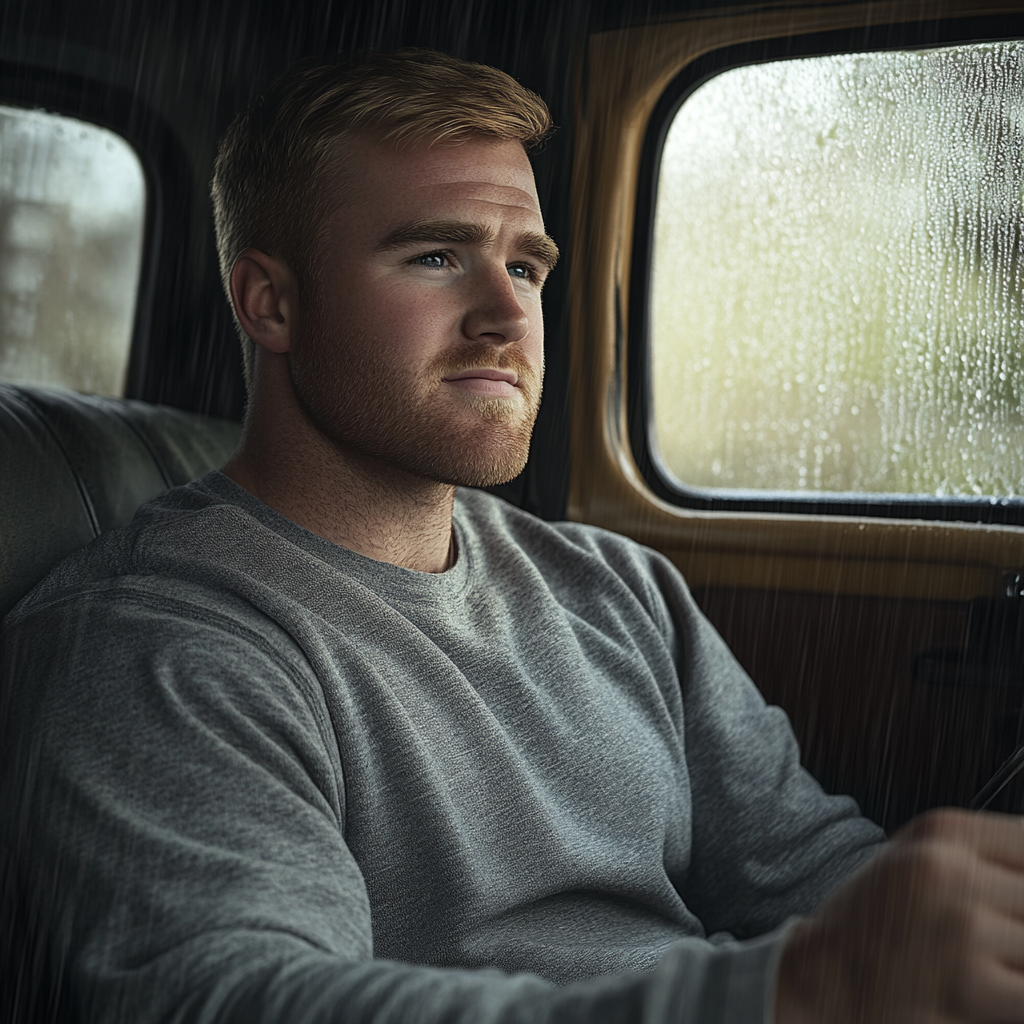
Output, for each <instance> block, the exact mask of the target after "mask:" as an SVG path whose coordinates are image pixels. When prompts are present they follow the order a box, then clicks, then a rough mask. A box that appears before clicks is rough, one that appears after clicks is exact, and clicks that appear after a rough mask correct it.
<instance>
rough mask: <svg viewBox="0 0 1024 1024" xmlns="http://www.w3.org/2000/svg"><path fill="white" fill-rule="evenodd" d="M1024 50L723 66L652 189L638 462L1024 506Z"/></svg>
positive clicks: (776, 486)
mask: <svg viewBox="0 0 1024 1024" xmlns="http://www.w3.org/2000/svg"><path fill="white" fill-rule="evenodd" d="M1022 115H1024V45H1022V44H1017V43H1006V44H974V45H969V46H958V47H954V48H949V49H942V50H931V51H916V52H883V53H868V54H860V55H853V56H835V57H815V58H810V59H801V60H790V61H777V62H772V63H765V64H759V65H751V66H746V67H742V68H738V69H734V70H731V71H727V72H724V73H723V74H720V75H718V76H716V77H715V78H713V79H711V80H709V81H708V82H706V83H705V84H704V85H702V86H700V87H699V88H698V89H696V90H695V91H694V92H693V93H692V94H691V95H690V96H689V97H688V98H687V99H686V100H685V102H684V103H683V104H682V106H681V107H680V108H679V111H678V114H677V115H676V117H675V120H674V121H673V123H672V125H671V127H670V129H669V132H668V136H667V140H666V143H665V147H664V153H663V158H662V164H661V170H660V180H659V185H658V195H657V207H656V221H655V246H654V258H653V285H652V313H651V316H652V320H651V346H652V351H651V359H652V364H651V380H652V387H653V392H652V397H653V403H654V416H653V422H654V437H653V439H652V440H653V444H654V447H655V450H656V453H657V455H658V457H659V458H660V460H661V462H662V464H663V468H664V469H665V470H667V472H668V473H669V474H670V476H672V477H675V478H676V480H677V481H678V482H681V483H682V484H683V485H684V486H690V487H698V488H722V489H729V490H732V489H737V490H747V491H749V490H754V491H768V492H790V493H792V492H797V493H798V494H809V493H810V492H860V493H865V492H866V493H875V494H878V493H891V494H905V495H909V494H919V495H931V496H960V495H962V496H970V497H975V496H979V495H989V496H993V497H994V498H1014V497H1020V496H1021V495H1022V494H1024V410H1022V400H1024V344H1022V341H1024V339H1022V316H1024V309H1022V294H1021V286H1022V283H1024V281H1022V278H1024V268H1022V264H1021V232H1022V220H1021V218H1022V213H1024V210H1022V197H1021V188H1022V169H1024V145H1022Z"/></svg>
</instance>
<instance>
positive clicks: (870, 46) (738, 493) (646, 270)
mask: <svg viewBox="0 0 1024 1024" xmlns="http://www.w3.org/2000/svg"><path fill="white" fill-rule="evenodd" d="M1015 41H1024V13H1021V14H1013V15H999V16H988V17H965V18H949V19H943V20H938V21H929V22H921V21H914V22H905V23H896V24H884V25H872V26H865V27H862V28H855V29H844V30H838V31H836V30H832V31H828V32H817V33H811V34H807V35H798V36H785V37H776V38H772V39H767V40H758V41H755V42H749V43H740V44H734V45H731V46H725V47H721V48H720V49H716V50H713V51H710V52H708V53H706V54H703V55H702V56H700V57H698V58H697V59H695V60H693V61H691V62H690V63H689V64H687V65H686V66H685V67H684V68H683V69H682V71H681V72H680V73H679V74H678V75H677V76H676V77H675V78H674V79H673V81H672V82H671V83H670V84H669V86H668V88H667V89H666V90H665V92H664V93H663V94H662V96H661V98H660V100H659V101H658V103H657V105H656V106H655V108H654V111H653V113H652V115H651V118H650V120H649V122H648V126H647V130H646V133H645V136H644V142H643V148H642V151H641V161H640V174H639V180H638V188H637V199H636V205H635V218H634V233H633V250H632V259H631V266H630V284H629V314H628V321H627V326H628V335H627V337H628V344H627V346H626V347H627V351H626V365H627V391H626V403H627V404H626V408H627V422H628V429H629V441H630V447H631V450H632V453H633V458H634V459H635V460H636V464H637V466H638V468H639V470H640V472H641V475H642V476H643V478H644V480H645V481H646V483H647V485H648V486H649V487H650V488H651V490H652V491H653V492H654V493H655V494H656V495H657V496H658V497H659V498H661V499H663V500H665V501H668V502H670V503H672V504H674V505H679V506H682V507H684V508H690V509H698V510H702V511H711V512H762V513H798V514H805V515H806V514H811V515H841V516H855V517H882V518H894V519H927V520H933V521H935V520H938V521H950V522H975V523H986V524H994V525H1015V526H1016V525H1024V497H1014V498H993V497H990V496H980V497H960V496H954V497H934V498H933V497H931V496H926V495H919V494H909V495H902V494H890V493H870V492H854V493H844V492H825V491H815V492H812V493H810V494H808V495H807V496H806V497H805V496H803V494H802V492H800V493H797V492H792V491H754V490H743V489H737V488H703V487H692V486H688V485H685V484H680V483H676V482H675V481H674V479H673V477H672V475H671V474H670V473H669V471H668V469H667V467H665V466H664V464H663V463H662V461H661V459H660V458H659V456H658V454H657V452H656V451H655V450H654V447H653V445H652V438H653V436H654V417H653V403H652V401H651V395H652V378H651V358H650V351H651V346H650V340H651V339H650V330H651V315H650V311H651V277H652V275H651V265H652V257H653V250H654V209H655V199H656V196H657V190H658V177H659V172H660V168H661V156H662V151H663V149H664V145H665V138H666V136H667V134H668V130H669V127H670V126H671V124H672V121H673V119H674V117H675V115H676V113H677V111H678V110H679V108H680V107H681V106H682V104H683V103H685V102H686V99H687V98H688V97H689V96H690V95H691V94H692V93H693V92H694V91H695V90H696V89H698V88H699V87H700V86H701V85H703V84H704V83H705V82H707V81H708V80H709V79H711V78H714V77H715V76H716V75H719V74H721V73H722V72H724V71H729V70H732V69H733V68H738V67H743V66H746V65H750V64H761V63H766V62H769V61H778V60H786V59H799V58H804V57H822V56H833V55H840V54H857V53H872V52H880V51H885V50H920V49H933V48H937V47H944V46H953V45H959V44H969V43H987V42H1015Z"/></svg>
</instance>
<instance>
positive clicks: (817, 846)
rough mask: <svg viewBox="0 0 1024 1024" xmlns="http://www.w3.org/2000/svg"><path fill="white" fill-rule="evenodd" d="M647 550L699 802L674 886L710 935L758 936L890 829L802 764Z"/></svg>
mask: <svg viewBox="0 0 1024 1024" xmlns="http://www.w3.org/2000/svg"><path fill="white" fill-rule="evenodd" d="M650 557H651V558H652V561H653V566H652V575H653V578H654V579H656V580H657V582H658V592H659V596H660V597H661V598H662V599H663V600H664V602H665V604H666V606H667V611H668V620H667V623H666V627H665V628H666V632H667V633H668V634H669V635H670V637H671V641H670V642H671V645H672V646H673V648H674V650H675V659H676V662H677V668H678V674H679V680H680V689H681V697H682V700H681V704H680V715H681V717H682V719H683V728H682V734H683V737H684V743H685V746H686V760H687V768H688V771H689V780H690V788H691V799H692V828H693V856H692V859H691V862H690V865H689V869H688V871H687V873H686V876H685V877H684V878H680V879H678V880H677V881H676V884H677V887H678V888H679V889H680V890H681V892H682V895H683V898H684V899H685V901H686V903H687V906H689V907H690V909H691V910H693V911H694V913H696V914H697V916H698V917H699V918H700V919H701V921H702V923H703V924H704V927H705V929H706V930H707V932H708V933H709V934H711V933H715V932H725V933H728V934H729V935H731V936H736V937H739V938H746V937H748V936H754V935H761V934H763V933H765V932H767V931H769V930H771V929H775V928H778V927H779V926H780V925H781V924H783V923H784V922H786V921H787V920H788V919H790V918H792V917H793V916H795V915H805V914H809V913H810V912H811V911H813V910H814V909H815V908H816V907H817V906H819V905H820V904H821V902H822V901H823V900H824V899H825V898H826V897H827V896H828V895H829V893H830V892H832V891H833V890H834V889H835V888H836V887H837V886H838V885H839V884H840V883H841V882H842V881H843V880H844V879H845V878H847V877H848V876H849V875H850V874H852V873H853V871H854V870H855V869H856V868H857V867H859V866H860V865H861V864H863V863H864V862H865V861H867V860H868V859H870V858H871V857H872V856H874V855H875V854H876V853H877V852H878V851H879V850H880V848H881V846H882V845H883V843H884V842H885V833H884V831H883V830H882V829H881V828H880V827H879V826H878V825H876V824H875V823H874V822H872V821H869V820H868V819H867V818H864V817H863V816H862V815H861V813H860V809H859V808H858V806H857V803H856V801H854V800H853V799H852V798H851V797H848V796H832V795H829V794H827V793H825V792H824V791H823V790H822V788H821V787H820V786H819V785H818V783H817V781H816V780H815V779H814V778H813V776H811V775H810V773H809V772H807V771H806V769H804V768H803V767H802V766H801V764H800V749H799V746H798V744H797V742H796V737H795V736H794V735H793V730H792V728H791V726H790V723H789V719H788V717H787V716H786V714H785V712H784V711H783V710H782V709H781V708H778V707H772V706H768V705H766V704H765V701H764V698H763V697H762V696H761V694H760V692H759V691H758V689H757V688H756V686H755V685H754V684H753V682H752V681H751V680H750V678H749V676H748V675H747V674H746V672H745V671H744V670H743V668H742V667H741V666H740V664H739V663H738V662H737V661H736V658H735V657H734V656H733V654H732V652H731V651H730V650H729V648H728V647H727V646H726V644H725V642H724V641H723V640H722V638H721V637H720V636H719V635H718V633H717V632H716V630H715V629H714V627H713V626H712V625H711V624H710V622H708V620H707V619H706V618H705V617H704V616H703V614H702V613H701V612H700V610H699V609H698V608H697V605H696V602H695V601H694V600H693V597H692V596H691V595H690V592H689V590H688V588H687V586H686V584H685V582H684V581H683V579H682V577H681V576H680V575H679V573H678V571H677V570H676V569H675V568H674V567H673V566H672V565H671V564H670V563H669V562H668V561H667V560H666V559H665V558H664V557H663V556H661V555H659V554H657V553H656V552H650Z"/></svg>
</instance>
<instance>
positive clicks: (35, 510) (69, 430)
mask: <svg viewBox="0 0 1024 1024" xmlns="http://www.w3.org/2000/svg"><path fill="white" fill-rule="evenodd" d="M240 429H241V428H240V426H239V424H237V423H231V422H229V421H227V420H220V419H214V418H212V417H204V416H198V415H196V414H194V413H187V412H182V411H181V410H179V409H171V408H168V407H164V406H154V405H148V404H146V403H145V402H135V401H129V400H127V399H119V398H96V397H94V396H91V395H79V394H76V393H75V392H73V391H64V390H57V389H54V388H42V387H25V386H19V385H13V384H2V383H0V618H3V616H4V615H6V614H7V612H8V611H10V609H11V608H13V607H14V605H15V604H16V603H17V602H18V601H19V600H20V599H21V598H22V597H23V596H24V595H25V594H27V593H28V591H29V590H31V589H32V587H34V586H35V585H36V583H38V582H39V581H40V580H41V579H42V578H43V576H45V575H46V573H47V572H48V571H49V570H50V568H51V567H52V566H54V565H55V564H56V563H57V562H58V561H60V559H62V558H64V557H65V556H66V555H68V554H70V553H71V552H72V551H75V550H77V549H78V548H80V547H82V546H83V545H85V544H87V543H88V542H89V541H91V540H92V539H93V538H94V537H98V536H99V535H100V534H101V533H103V532H104V531H105V530H109V529H112V528H113V527H115V526H123V525H124V524H126V523H128V522H129V521H130V520H131V518H132V516H133V515H134V514H135V510H136V509H137V508H138V507H139V505H141V504H142V503H143V502H144V501H146V500H147V499H148V498H151V497H153V495H155V494H159V493H160V492H161V491H164V490H166V489H167V488H168V487H174V486H175V485H177V484H182V483H186V482H187V481H188V480H192V479H194V478H195V477H197V476H201V475H202V474H203V473H206V472H207V471H208V470H210V469H215V468H216V467H218V466H222V465H223V464H224V463H225V461H227V458H228V456H229V455H230V454H231V451H232V450H233V448H234V446H235V443H236V442H237V440H238V435H239V432H240Z"/></svg>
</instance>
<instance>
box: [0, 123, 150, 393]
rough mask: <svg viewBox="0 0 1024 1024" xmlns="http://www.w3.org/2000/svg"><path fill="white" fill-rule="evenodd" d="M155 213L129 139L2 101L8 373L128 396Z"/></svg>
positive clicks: (2, 339) (3, 374) (0, 182)
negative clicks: (148, 233) (145, 251)
mask: <svg viewBox="0 0 1024 1024" xmlns="http://www.w3.org/2000/svg"><path fill="white" fill-rule="evenodd" d="M144 212H145V181H144V178H143V173H142V168H141V166H140V164H139V160H138V158H137V157H136V155H135V153H134V151H133V150H132V149H131V147H130V146H129V145H128V144H127V143H126V142H125V141H124V139H122V138H120V136H118V135H115V134H114V133H113V132H110V131H107V130H106V129H104V128H99V127H97V126H96V125H91V124H86V123H85V122H82V121H77V120H74V119H73V118H69V117H58V116H56V115H54V114H48V113H45V112H43V111H38V110H19V109H16V108H13V107H2V106H0V380H8V381H17V382H20V383H34V384H59V385H63V386H65V387H70V388H74V389H75V390H78V391H87V392H93V393H96V394H104V395H120V394H123V392H124V377H125V369H126V366H127V362H128V349H129V345H130V343H131V334H132V323H133V319H134V313H135V296H136V290H137V287H138V278H139V263H140V257H141V252H142V232H143V218H144Z"/></svg>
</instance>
